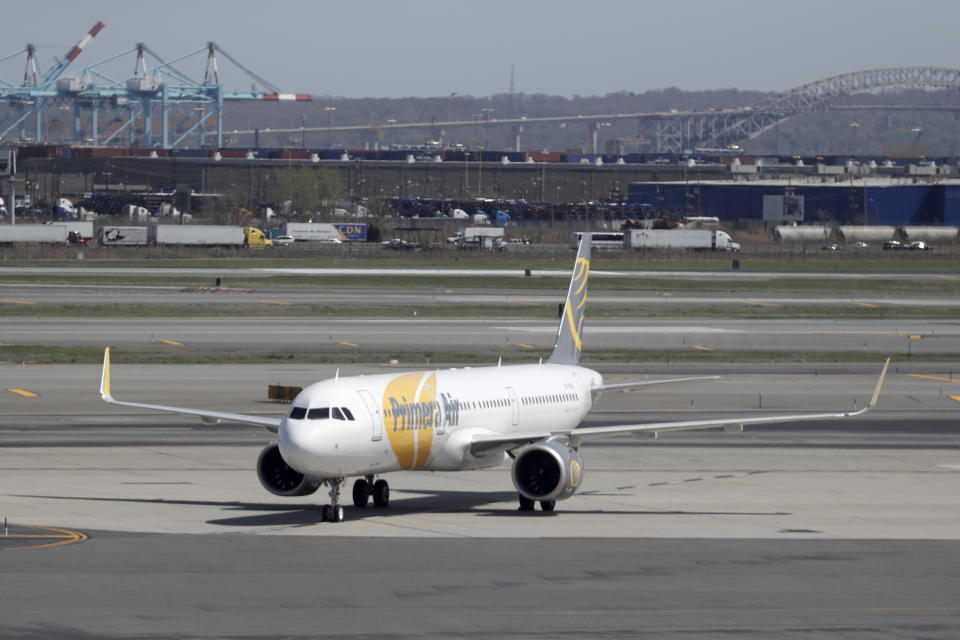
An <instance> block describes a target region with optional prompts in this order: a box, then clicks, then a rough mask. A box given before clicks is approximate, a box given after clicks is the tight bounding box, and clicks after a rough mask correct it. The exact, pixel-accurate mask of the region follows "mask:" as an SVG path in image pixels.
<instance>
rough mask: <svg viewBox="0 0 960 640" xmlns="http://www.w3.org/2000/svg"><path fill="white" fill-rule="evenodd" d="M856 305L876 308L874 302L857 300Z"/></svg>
mask: <svg viewBox="0 0 960 640" xmlns="http://www.w3.org/2000/svg"><path fill="white" fill-rule="evenodd" d="M857 306H860V307H869V308H871V309H876V308H877V305H875V304H870V303H869V302H858V303H857Z"/></svg>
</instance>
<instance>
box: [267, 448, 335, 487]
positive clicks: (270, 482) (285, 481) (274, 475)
mask: <svg viewBox="0 0 960 640" xmlns="http://www.w3.org/2000/svg"><path fill="white" fill-rule="evenodd" d="M257 477H258V478H260V484H262V485H263V488H264V489H266V490H267V491H269V492H270V493H272V494H274V495H277V496H286V497H290V496H307V495H310V494H311V493H313V492H314V491H316V490H317V489H318V488H319V487H320V482H319V481H318V480H314V479H313V478H309V477H307V476H305V475H303V474H302V473H300V472H299V471H296V470H294V469H292V468H290V465H288V464H287V463H286V462H285V461H284V459H283V457H282V456H281V455H280V446H279V445H278V444H277V443H276V442H271V443H270V444H268V445H267V446H266V447H264V449H263V451H261V452H260V457H259V458H257Z"/></svg>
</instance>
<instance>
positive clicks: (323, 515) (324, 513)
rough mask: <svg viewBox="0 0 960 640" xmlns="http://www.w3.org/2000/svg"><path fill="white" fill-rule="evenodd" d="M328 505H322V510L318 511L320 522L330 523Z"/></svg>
mask: <svg viewBox="0 0 960 640" xmlns="http://www.w3.org/2000/svg"><path fill="white" fill-rule="evenodd" d="M330 515H331V513H330V505H328V504H325V505H323V509H322V510H321V511H320V521H321V522H330Z"/></svg>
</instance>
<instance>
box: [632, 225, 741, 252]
mask: <svg viewBox="0 0 960 640" xmlns="http://www.w3.org/2000/svg"><path fill="white" fill-rule="evenodd" d="M624 243H625V244H626V248H627V249H690V250H694V251H740V245H739V244H738V243H736V242H734V241H733V238H731V237H730V234H728V233H727V232H726V231H719V230H711V229H631V230H630V231H629V232H628V233H626V234H625V235H624Z"/></svg>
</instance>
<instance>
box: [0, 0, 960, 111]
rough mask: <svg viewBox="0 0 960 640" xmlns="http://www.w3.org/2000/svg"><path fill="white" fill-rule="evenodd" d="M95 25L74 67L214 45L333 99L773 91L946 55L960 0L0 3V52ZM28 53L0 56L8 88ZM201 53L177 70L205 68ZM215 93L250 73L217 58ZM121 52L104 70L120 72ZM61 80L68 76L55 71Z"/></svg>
mask: <svg viewBox="0 0 960 640" xmlns="http://www.w3.org/2000/svg"><path fill="white" fill-rule="evenodd" d="M97 20H102V21H103V22H104V23H105V24H106V28H105V29H104V30H103V31H102V32H101V33H100V35H99V36H98V37H97V38H96V39H95V40H94V41H93V42H92V43H91V44H90V45H89V46H88V47H87V49H86V50H85V51H84V53H83V54H82V55H81V56H80V57H79V58H78V59H77V61H76V62H75V63H74V64H73V66H71V70H73V71H75V70H78V69H80V68H81V67H83V66H84V65H87V64H91V63H94V62H97V61H98V60H101V59H103V58H106V57H107V56H110V55H112V54H115V53H119V52H121V51H123V50H125V49H127V48H130V47H132V46H133V45H134V44H135V43H136V42H140V41H142V42H144V43H146V44H147V45H148V46H149V47H150V48H151V49H153V50H154V51H156V52H157V53H158V54H159V55H160V56H162V57H164V58H165V59H172V58H175V57H178V56H180V55H183V54H185V53H187V52H189V51H192V50H194V49H199V48H202V47H203V46H204V45H205V44H206V43H207V42H208V41H210V40H213V41H214V42H216V43H217V44H218V45H220V46H221V47H223V49H224V50H225V51H227V52H228V53H230V54H232V55H233V56H234V57H235V58H236V59H237V60H239V61H240V62H241V63H243V64H244V65H246V66H247V67H249V68H250V69H252V70H253V71H255V72H256V73H258V74H259V75H261V76H262V77H264V78H266V79H267V80H269V81H270V82H272V83H273V84H275V85H278V86H279V87H280V88H281V89H282V90H284V91H287V92H294V93H312V94H315V95H330V96H344V97H402V96H445V95H449V94H450V93H453V92H456V93H457V94H458V95H467V94H469V95H473V96H488V95H492V94H495V93H505V92H507V91H508V90H509V87H510V65H511V64H514V65H515V68H516V72H515V74H516V76H515V77H516V80H515V86H516V90H517V91H519V92H523V93H548V94H559V95H564V96H572V95H574V94H580V95H602V94H605V93H608V92H612V91H623V90H626V91H635V92H642V91H647V90H650V89H661V88H665V87H671V86H676V87H680V88H681V89H689V90H694V89H725V88H731V87H736V88H739V89H757V90H770V91H772V90H784V89H788V88H791V87H794V86H797V85H800V84H804V83H807V82H811V81H814V80H817V79H820V78H824V77H827V76H831V75H837V74H840V73H846V72H850V71H858V70H864V69H873V68H884V67H899V66H926V65H930V66H944V67H953V66H957V62H956V61H955V59H954V58H953V56H954V55H956V54H955V53H951V52H952V51H953V50H954V48H955V46H956V44H955V42H956V31H957V25H958V24H960V2H956V1H955V0H930V1H923V0H919V1H917V2H904V1H903V0H896V1H890V0H869V1H867V0H798V1H794V2H780V1H777V0H763V1H754V0H682V1H681V0H671V1H659V2H643V1H640V0H635V1H626V0H618V1H613V0H611V1H604V0H549V1H546V0H474V1H471V2H461V1H458V0H422V1H408V2H404V1H402V0H392V1H389V0H368V1H354V2H345V1H343V0H340V1H338V2H328V1H324V0H316V1H304V0H270V1H266V0H258V1H253V0H235V1H225V0H216V1H214V0H209V1H204V0H191V1H184V0H155V1H153V2H141V1H136V0H123V1H116V0H86V1H84V2H76V1H75V0H43V1H42V2H41V1H34V2H14V1H13V0H7V1H6V2H4V3H3V7H2V9H0V42H2V43H3V44H2V45H0V57H3V56H5V55H7V54H10V53H13V52H15V51H17V50H18V49H20V48H21V47H23V46H24V45H26V44H27V43H28V42H29V43H32V44H34V45H35V46H36V47H37V49H38V54H39V60H38V61H39V65H40V69H41V72H42V71H44V70H45V69H47V68H49V67H50V65H51V64H52V61H53V57H54V56H62V55H63V54H64V53H65V52H66V51H67V50H68V49H69V48H70V47H72V45H73V44H75V43H76V42H77V41H78V40H79V39H80V38H81V37H82V36H83V34H84V33H86V31H87V30H88V29H89V27H91V26H92V25H93V24H94V23H95V22H96V21H97ZM24 60H25V56H17V57H16V58H14V59H12V60H9V61H7V62H4V63H0V78H2V79H4V80H7V81H11V82H15V83H19V82H21V81H22V78H23V66H24ZM205 63H206V59H205V55H198V56H195V57H193V58H190V59H188V60H186V61H184V62H183V63H182V64H180V65H178V67H179V68H180V69H181V70H182V71H184V72H187V73H189V74H191V75H192V76H194V77H196V78H197V79H200V78H202V76H203V71H204V68H205ZM220 65H221V71H222V76H223V78H224V85H225V87H226V88H227V89H228V90H247V89H249V86H250V81H249V80H247V79H246V78H245V77H243V76H241V75H239V74H238V73H237V72H235V71H234V70H233V68H232V65H231V64H230V63H229V62H228V61H227V60H225V59H220ZM133 67H134V56H133V54H128V55H127V56H125V57H123V58H121V59H120V60H119V61H118V62H117V63H116V64H115V66H112V67H106V68H108V69H109V70H111V71H112V72H113V73H115V74H116V76H115V77H123V76H126V75H128V74H130V73H132V72H133ZM68 75H69V73H68Z"/></svg>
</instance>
